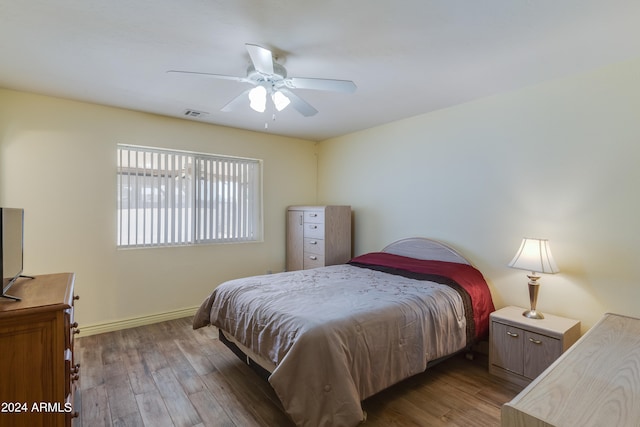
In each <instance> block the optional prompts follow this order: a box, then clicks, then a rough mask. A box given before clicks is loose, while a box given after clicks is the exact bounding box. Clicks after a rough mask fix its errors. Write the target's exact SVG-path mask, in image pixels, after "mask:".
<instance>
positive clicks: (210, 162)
mask: <svg viewBox="0 0 640 427" xmlns="http://www.w3.org/2000/svg"><path fill="white" fill-rule="evenodd" d="M117 155H118V159H117V165H118V180H117V181H118V182H117V185H118V211H117V212H118V239H117V243H118V247H145V246H178V245H193V244H203V243H219V242H220V243H221V242H243V241H256V240H259V239H260V238H261V228H262V227H261V217H262V201H261V191H262V186H261V161H260V160H255V159H244V158H236V157H225V156H217V155H210V154H200V153H190V152H184V151H175V150H164V149H158V148H148V147H137V146H131V145H118V154H117Z"/></svg>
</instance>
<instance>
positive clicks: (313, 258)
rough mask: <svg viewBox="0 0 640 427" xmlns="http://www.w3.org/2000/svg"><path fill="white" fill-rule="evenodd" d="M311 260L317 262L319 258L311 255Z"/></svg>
mask: <svg viewBox="0 0 640 427" xmlns="http://www.w3.org/2000/svg"><path fill="white" fill-rule="evenodd" d="M309 259H312V260H314V261H315V260H317V259H318V257H317V256H315V255H311V256H310V257H309Z"/></svg>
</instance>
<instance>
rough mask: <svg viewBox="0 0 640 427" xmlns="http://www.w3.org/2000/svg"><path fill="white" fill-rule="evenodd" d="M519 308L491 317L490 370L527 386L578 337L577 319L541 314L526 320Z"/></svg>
mask: <svg viewBox="0 0 640 427" xmlns="http://www.w3.org/2000/svg"><path fill="white" fill-rule="evenodd" d="M525 310H526V309H524V308H521V307H513V306H509V307H505V308H502V309H500V310H498V311H494V312H493V313H491V316H490V329H489V373H491V374H493V375H496V376H498V377H500V378H504V379H506V380H509V381H511V382H513V383H516V384H519V385H521V386H526V385H527V384H529V383H530V382H531V380H533V379H534V378H535V377H537V376H538V375H540V374H541V373H542V371H544V370H545V369H547V367H549V365H551V363H553V362H554V361H555V360H556V359H557V358H558V357H559V356H560V355H561V354H562V353H564V351H565V350H567V349H568V348H569V347H571V346H572V345H573V343H575V342H576V341H577V340H578V338H580V321H579V320H573V319H567V318H564V317H559V316H553V315H551V314H547V313H544V319H529V318H527V317H524V316H523V315H522V313H523V312H524V311H525Z"/></svg>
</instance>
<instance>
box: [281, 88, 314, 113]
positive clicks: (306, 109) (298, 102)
mask: <svg viewBox="0 0 640 427" xmlns="http://www.w3.org/2000/svg"><path fill="white" fill-rule="evenodd" d="M280 92H282V93H283V94H284V95H285V96H286V97H287V98H289V101H291V106H292V107H293V108H295V109H296V110H297V111H298V112H299V113H300V114H302V115H303V116H305V117H311V116H313V115H315V114H316V113H317V112H318V110H316V109H315V108H313V107H312V106H311V104H309V103H308V102H307V101H305V100H304V99H302V98H300V97H299V96H298V95H296V94H295V93H293V92H291V91H290V90H287V89H284V88H283V89H280Z"/></svg>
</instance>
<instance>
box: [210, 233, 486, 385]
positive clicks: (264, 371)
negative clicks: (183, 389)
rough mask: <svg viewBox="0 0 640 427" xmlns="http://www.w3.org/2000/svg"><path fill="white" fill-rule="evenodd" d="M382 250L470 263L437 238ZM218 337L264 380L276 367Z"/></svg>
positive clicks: (407, 241) (412, 239)
mask: <svg viewBox="0 0 640 427" xmlns="http://www.w3.org/2000/svg"><path fill="white" fill-rule="evenodd" d="M382 252H386V253H390V254H394V255H401V256H406V257H410V258H416V259H423V260H434V261H446V262H457V263H460V264H467V265H472V264H471V262H469V260H467V259H466V258H465V257H463V256H462V255H461V254H460V253H458V252H457V251H456V250H455V249H453V248H451V247H449V246H447V245H446V244H444V243H442V242H438V241H437V240H432V239H427V238H424V237H409V238H406V239H401V240H397V241H395V242H393V243H390V244H389V245H387V246H385V248H384V249H382ZM218 337H219V339H220V341H221V342H222V343H223V344H224V345H226V346H227V347H228V348H229V349H230V350H231V351H232V352H233V353H234V354H235V355H236V356H238V358H239V359H240V360H242V362H244V363H246V364H247V365H248V366H249V367H250V368H251V369H253V370H254V371H255V372H256V373H257V374H258V375H259V376H260V377H262V378H264V379H265V380H267V379H268V378H269V376H270V375H271V372H273V370H274V369H275V367H276V366H275V364H273V362H271V361H270V360H268V359H265V358H264V357H262V356H260V355H258V354H255V353H254V352H253V351H251V350H250V349H249V348H247V347H245V346H244V345H242V344H241V343H240V342H238V341H236V340H235V338H233V337H232V336H231V335H230V334H227V335H225V334H224V332H223V331H222V330H221V329H218ZM461 352H467V356H466V357H467V359H472V358H473V353H471V349H470V348H466V349H463V350H461ZM451 356H453V355H450V356H445V357H442V358H440V359H436V360H432V361H430V362H428V363H427V367H431V366H433V365H436V364H438V363H439V362H441V361H443V360H446V359H448V358H449V357H451Z"/></svg>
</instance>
